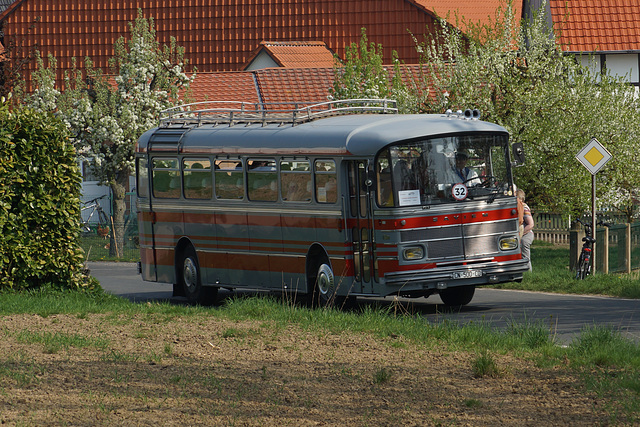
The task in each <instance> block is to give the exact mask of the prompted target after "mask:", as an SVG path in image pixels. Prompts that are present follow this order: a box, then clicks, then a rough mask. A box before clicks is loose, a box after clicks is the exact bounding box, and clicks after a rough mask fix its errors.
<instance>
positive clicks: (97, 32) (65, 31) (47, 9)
mask: <svg viewBox="0 0 640 427" xmlns="http://www.w3.org/2000/svg"><path fill="white" fill-rule="evenodd" d="M16 3H17V5H16V6H15V7H11V8H9V9H7V10H6V11H5V12H4V13H2V14H0V21H3V22H4V23H6V26H5V28H4V31H5V33H6V34H8V35H15V36H17V37H22V38H23V39H24V41H25V42H26V46H36V45H37V46H38V47H39V49H40V51H41V53H42V56H43V57H46V56H47V55H49V54H53V55H54V56H55V57H56V58H57V60H58V66H59V68H60V69H61V70H65V69H69V68H70V67H71V61H72V58H73V57H75V58H77V59H79V61H78V62H79V63H80V64H82V59H83V58H84V57H86V56H89V57H91V58H92V59H93V61H94V64H95V66H96V67H99V68H102V69H106V68H107V60H108V58H110V57H111V56H112V55H113V44H114V42H115V41H116V40H117V39H118V38H119V37H121V36H123V35H124V36H128V35H129V32H128V28H127V24H128V23H129V22H132V21H134V20H135V18H136V16H137V11H138V8H141V9H142V11H143V13H144V15H145V16H146V17H153V18H154V20H155V25H156V32H157V39H158V40H159V41H160V42H161V43H162V44H167V43H168V42H169V40H170V37H172V36H173V37H175V38H176V41H177V44H178V45H180V46H183V47H184V48H185V50H186V56H187V58H188V59H189V63H190V64H191V66H195V67H197V69H198V71H202V72H211V71H237V70H240V69H241V67H242V66H243V65H244V64H245V63H246V62H247V60H248V59H249V56H250V55H251V53H252V52H253V51H254V50H255V49H256V48H257V47H258V46H259V43H260V42H261V41H263V40H269V41H290V40H298V41H315V40H322V41H324V42H325V43H326V44H327V46H328V47H329V49H331V50H332V51H334V52H336V53H337V54H338V55H340V56H341V57H344V49H345V46H348V45H350V44H351V43H357V42H359V41H360V36H361V28H362V27H365V28H366V29H367V36H368V38H369V40H370V41H371V42H375V43H379V44H382V46H383V48H384V58H385V62H387V63H390V62H391V60H392V54H391V52H392V50H396V51H397V52H398V55H399V57H400V58H401V59H402V60H403V61H405V62H406V63H417V62H418V60H419V55H418V53H417V52H416V49H415V44H414V40H413V37H412V35H411V34H414V35H416V37H418V39H422V35H423V34H425V33H431V32H433V29H434V16H433V14H431V13H429V12H427V11H425V9H424V8H423V7H421V6H420V5H419V4H418V3H417V2H415V1H412V0H384V1H383V0H305V1H300V0H112V1H109V2H104V1H103V0H83V1H80V0H65V1H51V0H21V1H19V2H16ZM31 26H33V28H32V29H31V30H29V28H30V27H31ZM32 67H33V66H32Z"/></svg>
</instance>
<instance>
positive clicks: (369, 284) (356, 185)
mask: <svg viewBox="0 0 640 427" xmlns="http://www.w3.org/2000/svg"><path fill="white" fill-rule="evenodd" d="M348 172H349V173H348V175H349V206H348V207H347V210H348V212H347V218H348V220H347V223H348V225H349V232H350V236H351V242H352V245H353V270H354V281H355V283H354V286H353V288H352V291H353V292H354V293H363V294H371V293H373V281H374V280H375V278H376V272H375V262H374V257H375V253H374V242H373V239H372V237H373V229H372V228H373V220H372V217H371V211H372V209H371V206H370V203H371V197H370V194H369V192H370V189H371V186H370V185H367V184H368V182H367V180H368V174H367V161H365V160H355V161H350V162H349V163H348Z"/></svg>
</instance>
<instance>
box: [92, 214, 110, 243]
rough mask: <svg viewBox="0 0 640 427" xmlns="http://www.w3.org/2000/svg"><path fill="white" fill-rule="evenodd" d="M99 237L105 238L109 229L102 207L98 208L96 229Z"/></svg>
mask: <svg viewBox="0 0 640 427" xmlns="http://www.w3.org/2000/svg"><path fill="white" fill-rule="evenodd" d="M96 231H97V233H98V235H99V236H100V237H103V238H106V237H108V236H109V232H110V231H111V229H110V228H109V220H108V218H107V214H106V213H104V211H103V210H102V209H98V228H97V229H96Z"/></svg>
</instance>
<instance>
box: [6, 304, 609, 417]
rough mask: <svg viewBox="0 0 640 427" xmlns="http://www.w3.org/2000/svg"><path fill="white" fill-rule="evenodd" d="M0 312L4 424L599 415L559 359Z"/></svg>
mask: <svg viewBox="0 0 640 427" xmlns="http://www.w3.org/2000/svg"><path fill="white" fill-rule="evenodd" d="M188 322H189V323H187V322H186V321H184V319H172V320H170V321H168V320H166V319H159V318H148V317H144V318H143V317H142V316H140V317H138V318H134V319H133V320H132V319H130V318H126V319H125V318H121V319H118V318H113V317H110V316H108V315H102V314H94V315H89V316H88V317H86V318H78V317H73V316H66V315H56V316H50V317H46V318H42V317H40V316H35V315H14V316H8V317H0V334H1V335H0V424H2V425H12V426H13V425H19V426H25V425H26V426H53V425H55V426H59V425H60V426H61V425H71V426H89V425H109V426H111V425H121V426H124V425H126V426H136V425H156V426H160V425H161V426H173V425H175V426H196V425H221V426H246V425H251V426H272V425H273V426H275V425H277V426H282V425H290V426H308V425H322V426H400V425H403V426H430V425H455V426H497V425H509V426H536V427H538V426H541V425H557V426H593V425H603V424H604V425H606V424H607V423H608V418H607V417H606V415H605V414H604V411H603V409H604V408H603V406H604V405H605V404H606V402H603V401H600V400H598V399H597V398H595V397H594V396H592V395H588V394H584V393H583V392H580V391H579V386H578V385H577V384H576V383H575V382H576V380H575V379H574V378H571V377H568V376H566V375H565V374H563V373H562V372H561V370H541V369H539V368H537V367H536V366H535V365H534V364H533V363H532V362H529V361H526V360H521V359H516V358H513V357H511V356H504V355H498V354H493V355H492V357H493V360H494V361H495V362H496V364H497V367H498V371H499V374H498V375H497V376H493V377H490V376H484V377H480V378H477V377H475V376H474V374H473V368H472V367H473V362H474V360H476V359H477V357H478V355H476V354H467V353H462V352H455V351H445V352H442V351H434V350H433V349H431V350H430V349H426V348H422V347H416V346H414V345H413V344H409V343H406V342H404V341H403V340H402V339H401V338H399V337H396V338H386V339H379V338H373V337H371V336H363V335H353V334H351V335H347V334H343V335H331V334H324V335H321V334H318V333H305V332H304V331H302V330H300V328H299V327H298V326H294V325H292V326H289V327H287V328H282V327H279V326H277V325H274V324H268V323H264V322H243V323H235V322H231V321H223V320H220V319H215V318H205V317H197V318H194V317H190V318H189V319H188Z"/></svg>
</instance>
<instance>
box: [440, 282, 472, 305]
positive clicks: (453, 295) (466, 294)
mask: <svg viewBox="0 0 640 427" xmlns="http://www.w3.org/2000/svg"><path fill="white" fill-rule="evenodd" d="M475 292H476V287H475V286H474V285H470V286H456V287H454V288H447V289H442V290H440V299H441V300H442V302H443V303H444V304H445V305H448V306H449V307H461V306H463V305H467V304H469V303H470V302H471V300H472V299H473V294H474V293H475Z"/></svg>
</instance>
